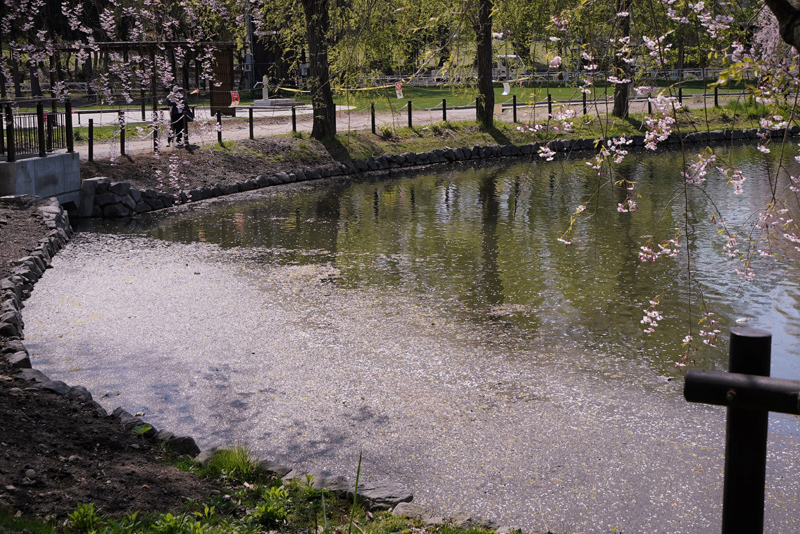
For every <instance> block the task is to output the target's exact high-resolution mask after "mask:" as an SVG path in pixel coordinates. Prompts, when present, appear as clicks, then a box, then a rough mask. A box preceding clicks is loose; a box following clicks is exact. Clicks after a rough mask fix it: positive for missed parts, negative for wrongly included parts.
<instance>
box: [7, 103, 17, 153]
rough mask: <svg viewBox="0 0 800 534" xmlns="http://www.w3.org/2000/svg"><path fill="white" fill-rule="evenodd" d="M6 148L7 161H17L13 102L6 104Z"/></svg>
mask: <svg viewBox="0 0 800 534" xmlns="http://www.w3.org/2000/svg"><path fill="white" fill-rule="evenodd" d="M6 148H7V150H8V155H7V156H6V161H16V160H17V154H16V152H17V149H16V144H15V141H14V113H13V111H12V110H11V104H6Z"/></svg>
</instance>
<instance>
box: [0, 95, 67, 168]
mask: <svg viewBox="0 0 800 534" xmlns="http://www.w3.org/2000/svg"><path fill="white" fill-rule="evenodd" d="M45 101H47V99H38V100H36V101H35V104H36V111H35V112H31V111H23V112H20V111H18V110H19V107H18V106H19V105H20V104H24V103H32V102H20V101H16V102H14V103H12V102H4V103H2V104H1V105H0V157H3V158H5V160H6V161H15V160H16V159H17V158H19V157H20V156H32V155H38V156H40V157H45V156H46V155H47V154H48V153H51V152H53V151H56V150H62V149H66V150H67V152H72V151H73V143H72V141H73V140H72V116H71V113H72V109H71V106H70V104H69V102H66V103H65V105H64V111H55V112H54V111H50V110H45V109H44V103H45ZM49 102H52V101H49Z"/></svg>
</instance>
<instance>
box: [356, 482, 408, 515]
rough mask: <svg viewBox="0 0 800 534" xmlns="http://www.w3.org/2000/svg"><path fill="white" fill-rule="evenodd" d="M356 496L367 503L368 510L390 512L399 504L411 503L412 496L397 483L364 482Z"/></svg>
mask: <svg viewBox="0 0 800 534" xmlns="http://www.w3.org/2000/svg"><path fill="white" fill-rule="evenodd" d="M358 495H359V496H360V497H361V498H362V499H364V500H366V501H367V502H368V503H369V509H370V510H391V509H392V508H394V507H395V506H397V505H398V504H400V503H401V502H411V500H412V499H413V498H414V494H412V493H411V491H409V490H408V488H406V487H405V486H403V485H402V484H399V483H397V482H366V483H364V484H362V485H360V486H359V488H358Z"/></svg>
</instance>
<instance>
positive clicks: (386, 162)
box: [77, 126, 800, 218]
mask: <svg viewBox="0 0 800 534" xmlns="http://www.w3.org/2000/svg"><path fill="white" fill-rule="evenodd" d="M759 132H760V133H761V134H762V135H764V134H768V135H769V136H770V137H784V136H785V135H787V134H788V135H790V136H794V135H798V134H799V133H800V126H793V127H792V128H791V129H789V131H788V132H787V131H785V130H784V129H777V130H770V131H764V130H757V129H746V130H713V131H709V132H692V133H688V134H685V135H684V136H683V137H682V138H681V136H680V135H679V134H677V133H674V132H673V133H671V134H670V135H669V137H668V138H667V139H666V140H665V141H662V144H666V145H678V144H680V143H681V141H683V143H684V144H697V143H723V142H730V141H747V140H754V139H757V138H758V134H759ZM631 140H632V142H633V143H632V144H633V146H635V147H642V146H644V136H643V135H634V136H633V137H632V138H631ZM597 141H598V140H597V139H566V140H555V141H550V142H548V143H541V144H540V143H532V144H529V145H503V146H499V145H488V146H477V145H476V146H474V147H472V148H469V147H459V148H450V147H444V148H437V149H435V150H431V151H430V152H420V153H416V152H405V153H403V154H383V155H381V156H379V157H377V158H376V157H369V158H367V159H357V160H353V161H352V162H350V163H348V164H345V163H340V164H338V165H332V166H327V167H320V168H316V169H299V170H297V171H295V172H291V173H286V172H279V173H277V174H274V175H271V176H265V175H259V176H256V177H255V178H251V179H249V180H245V181H243V182H239V183H236V184H221V183H219V184H216V185H214V186H213V187H204V188H202V189H192V190H191V191H181V192H180V193H178V194H177V196H176V195H171V194H168V193H164V192H158V191H154V190H152V189H148V190H145V191H139V190H138V189H135V188H133V187H131V185H130V184H128V183H126V182H111V180H109V179H108V178H90V179H87V180H83V182H82V184H81V194H80V203H79V207H78V213H77V215H78V217H106V218H121V217H130V216H133V215H135V214H139V213H145V212H148V211H153V210H158V209H162V208H168V207H170V206H172V205H174V204H176V203H185V202H195V201H199V200H206V199H209V198H213V197H219V196H223V195H230V194H233V193H240V192H242V191H252V190H253V189H261V188H264V187H269V186H271V185H279V184H288V183H294V182H305V181H307V180H317V179H319V178H328V177H331V176H343V175H352V174H358V173H362V172H370V171H381V170H390V169H399V168H405V167H417V166H421V165H431V164H437V163H453V162H457V161H472V160H483V159H488V158H502V157H520V156H530V155H536V154H538V152H539V149H540V148H543V147H545V146H546V147H548V148H549V149H550V150H552V151H554V152H558V153H562V154H569V153H572V152H575V151H579V150H592V151H596V150H597V149H598V142H597ZM603 142H605V141H603Z"/></svg>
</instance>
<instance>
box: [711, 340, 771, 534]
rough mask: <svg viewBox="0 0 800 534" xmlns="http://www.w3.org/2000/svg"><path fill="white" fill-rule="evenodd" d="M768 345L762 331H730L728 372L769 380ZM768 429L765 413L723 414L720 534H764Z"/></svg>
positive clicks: (737, 410) (732, 411)
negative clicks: (723, 451) (725, 420)
mask: <svg viewBox="0 0 800 534" xmlns="http://www.w3.org/2000/svg"><path fill="white" fill-rule="evenodd" d="M771 342H772V334H771V333H770V332H768V331H766V330H759V329H756V328H734V329H732V330H731V346H730V356H729V364H730V365H729V369H728V371H729V372H731V373H742V374H748V375H757V376H769V371H770V363H771V354H770V344H771ZM730 394H732V395H735V394H736V393H735V391H731V392H730ZM768 424H769V412H767V411H766V410H745V409H741V408H730V407H729V408H728V417H727V423H726V426H727V430H726V435H725V487H724V489H723V493H722V534H733V533H734V532H736V533H761V532H763V531H764V481H765V478H766V463H767V427H768Z"/></svg>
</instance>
